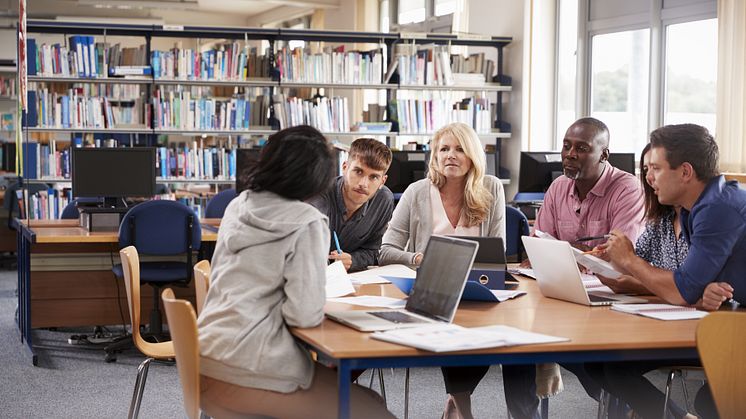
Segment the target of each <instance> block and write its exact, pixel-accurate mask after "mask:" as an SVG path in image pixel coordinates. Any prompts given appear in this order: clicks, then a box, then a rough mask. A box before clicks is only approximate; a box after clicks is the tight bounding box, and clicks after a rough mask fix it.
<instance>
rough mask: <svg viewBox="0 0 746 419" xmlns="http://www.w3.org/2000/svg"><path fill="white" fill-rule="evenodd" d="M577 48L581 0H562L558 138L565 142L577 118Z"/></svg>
mask: <svg viewBox="0 0 746 419" xmlns="http://www.w3.org/2000/svg"><path fill="white" fill-rule="evenodd" d="M577 52H578V0H561V1H560V4H559V28H558V41H557V81H556V82H557V102H556V106H557V115H556V128H555V129H556V132H557V135H556V138H557V139H558V144H562V138H564V136H565V131H567V128H568V127H569V126H570V124H572V123H573V122H575V120H576V119H577V118H576V117H575V109H576V104H575V89H576V83H575V79H576V77H577Z"/></svg>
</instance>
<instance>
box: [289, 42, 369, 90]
mask: <svg viewBox="0 0 746 419" xmlns="http://www.w3.org/2000/svg"><path fill="white" fill-rule="evenodd" d="M276 65H277V68H278V69H279V71H280V80H281V81H284V82H293V83H329V84H332V83H334V84H360V85H365V84H380V83H381V75H382V72H383V52H382V51H381V50H380V49H374V50H369V51H347V52H345V50H344V46H340V47H337V48H331V47H325V48H323V50H322V51H321V52H318V53H312V52H311V49H310V48H309V47H305V48H301V47H297V48H293V49H290V48H287V47H283V48H282V49H281V50H280V51H278V52H277V56H276Z"/></svg>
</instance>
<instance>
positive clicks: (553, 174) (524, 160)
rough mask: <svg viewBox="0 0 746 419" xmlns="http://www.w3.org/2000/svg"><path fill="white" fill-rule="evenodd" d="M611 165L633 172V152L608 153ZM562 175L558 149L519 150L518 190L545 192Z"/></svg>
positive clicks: (560, 156)
mask: <svg viewBox="0 0 746 419" xmlns="http://www.w3.org/2000/svg"><path fill="white" fill-rule="evenodd" d="M609 163H611V165H612V166H614V167H616V168H618V169H620V170H624V171H625V172H628V173H632V174H633V175H634V174H635V154H634V153H610V154H609ZM561 175H562V154H561V153H560V152H558V151H531V152H528V151H524V152H521V169H520V174H519V178H518V192H546V190H547V189H549V185H551V184H552V182H553V181H554V179H556V178H557V177H559V176H561Z"/></svg>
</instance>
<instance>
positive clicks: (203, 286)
mask: <svg viewBox="0 0 746 419" xmlns="http://www.w3.org/2000/svg"><path fill="white" fill-rule="evenodd" d="M211 270H212V269H211V268H210V261H209V260H201V261H199V263H197V264H196V265H194V292H195V297H196V298H195V299H196V301H197V307H196V308H197V316H199V313H201V312H202V307H203V306H204V305H205V297H207V291H208V290H209V289H210V272H211Z"/></svg>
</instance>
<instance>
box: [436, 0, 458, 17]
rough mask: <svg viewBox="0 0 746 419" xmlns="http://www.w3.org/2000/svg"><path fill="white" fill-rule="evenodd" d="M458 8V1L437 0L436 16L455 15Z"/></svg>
mask: <svg viewBox="0 0 746 419" xmlns="http://www.w3.org/2000/svg"><path fill="white" fill-rule="evenodd" d="M457 7H458V0H435V16H443V15H450V14H453V13H455V12H456V9H457Z"/></svg>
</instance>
